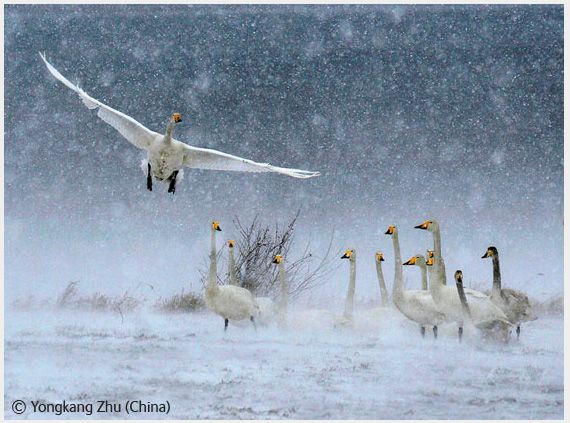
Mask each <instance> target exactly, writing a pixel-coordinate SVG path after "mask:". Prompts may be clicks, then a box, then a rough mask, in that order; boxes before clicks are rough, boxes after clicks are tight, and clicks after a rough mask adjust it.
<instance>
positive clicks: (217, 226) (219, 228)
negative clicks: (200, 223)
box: [212, 220, 222, 232]
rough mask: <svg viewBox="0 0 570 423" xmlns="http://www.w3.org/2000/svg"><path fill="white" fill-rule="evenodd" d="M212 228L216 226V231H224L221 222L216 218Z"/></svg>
mask: <svg viewBox="0 0 570 423" xmlns="http://www.w3.org/2000/svg"><path fill="white" fill-rule="evenodd" d="M212 228H214V230H215V231H220V232H222V228H221V227H220V222H218V221H217V220H214V221H213V222H212Z"/></svg>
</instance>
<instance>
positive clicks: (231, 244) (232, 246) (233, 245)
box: [218, 226, 236, 248]
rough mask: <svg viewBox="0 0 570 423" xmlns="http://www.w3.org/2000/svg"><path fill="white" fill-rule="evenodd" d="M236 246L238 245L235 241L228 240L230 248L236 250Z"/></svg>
mask: <svg viewBox="0 0 570 423" xmlns="http://www.w3.org/2000/svg"><path fill="white" fill-rule="evenodd" d="M218 227H219V226H218ZM235 245H236V242H235V241H234V240H233V239H228V247H229V248H234V247H235Z"/></svg>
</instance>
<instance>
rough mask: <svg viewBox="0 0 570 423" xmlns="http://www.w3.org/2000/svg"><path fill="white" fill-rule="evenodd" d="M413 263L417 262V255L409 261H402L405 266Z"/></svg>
mask: <svg viewBox="0 0 570 423" xmlns="http://www.w3.org/2000/svg"><path fill="white" fill-rule="evenodd" d="M412 264H416V256H414V257H412V258H411V259H409V260H408V261H407V262H405V263H402V265H404V266H411V265H412Z"/></svg>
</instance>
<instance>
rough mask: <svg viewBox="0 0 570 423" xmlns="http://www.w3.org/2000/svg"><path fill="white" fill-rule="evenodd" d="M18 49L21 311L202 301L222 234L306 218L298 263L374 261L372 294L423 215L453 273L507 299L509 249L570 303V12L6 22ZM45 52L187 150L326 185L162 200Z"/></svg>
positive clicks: (216, 179)
mask: <svg viewBox="0 0 570 423" xmlns="http://www.w3.org/2000/svg"><path fill="white" fill-rule="evenodd" d="M4 35H5V124H6V125H5V224H6V237H5V241H6V282H7V289H6V291H7V294H9V292H10V290H12V289H14V291H16V290H21V289H23V290H28V289H31V288H32V287H34V289H35V288H38V287H49V288H50V289H51V288H54V287H55V289H56V290H57V289H60V288H61V286H64V285H65V284H66V283H67V281H69V280H81V281H83V282H84V283H86V284H101V286H102V287H101V289H103V287H104V288H105V289H106V288H108V287H114V286H120V287H124V286H130V285H129V284H133V283H135V282H136V281H143V282H149V281H152V282H154V283H156V284H157V285H160V286H162V287H164V289H165V290H167V291H175V290H178V289H179V288H180V287H182V286H186V287H187V286H188V285H189V284H190V283H192V284H193V285H192V286H193V288H194V289H196V287H197V284H196V279H197V277H196V275H197V272H196V268H197V267H198V266H199V265H200V264H201V263H202V262H203V261H204V259H205V254H204V252H205V249H206V248H207V237H208V231H209V221H210V220H212V219H213V218H217V219H219V220H221V221H222V222H226V225H225V226H226V227H227V232H225V233H224V237H223V238H226V237H230V236H232V224H231V220H232V218H233V217H234V216H236V215H237V216H239V217H240V218H242V219H244V220H248V219H251V218H252V217H253V216H254V215H255V214H259V215H260V217H261V218H262V219H263V221H264V222H268V223H272V222H274V221H279V222H283V221H284V220H285V219H287V218H288V217H290V216H292V215H293V214H294V212H295V211H296V210H297V209H298V208H299V207H301V209H302V214H301V219H300V227H299V233H298V235H297V236H298V240H299V241H300V242H299V244H300V245H302V244H303V241H305V240H307V239H311V240H312V241H313V242H314V245H315V246H316V248H318V246H319V245H322V244H323V243H325V242H326V239H327V238H328V237H329V236H330V234H331V232H332V231H333V230H335V231H336V244H335V247H338V249H341V248H347V247H353V248H357V249H358V251H359V258H360V260H361V261H362V262H363V263H362V265H361V266H360V267H359V269H362V270H360V272H361V275H362V291H360V295H362V296H367V295H368V294H369V295H370V296H373V295H376V292H375V291H374V289H376V288H375V282H374V280H373V278H374V276H373V264H372V257H373V254H374V251H375V250H376V249H383V250H385V251H386V253H387V257H389V258H391V254H392V250H391V244H390V243H389V239H387V237H386V236H384V235H383V232H384V231H385V229H386V226H387V225H388V224H392V223H394V224H397V225H399V226H400V228H401V229H400V233H401V238H402V243H403V254H404V255H409V256H412V255H414V254H416V253H417V252H422V251H423V250H424V249H425V248H426V247H427V246H428V245H429V244H430V238H429V236H428V234H425V233H419V232H418V231H417V230H414V229H412V226H413V225H414V224H417V223H420V222H421V221H423V220H425V219H426V218H436V219H438V220H439V221H440V223H441V226H442V230H443V244H444V256H445V257H446V263H447V266H448V269H447V270H448V272H449V273H450V275H451V274H452V272H453V270H455V268H462V269H463V270H464V273H465V277H466V280H490V277H491V270H490V263H487V262H482V260H480V256H481V255H482V254H483V252H484V251H485V248H486V247H487V246H488V245H490V244H494V245H495V246H497V248H499V250H500V251H501V254H502V257H503V261H504V266H503V267H504V268H505V269H504V273H506V276H507V279H508V280H509V282H510V284H511V285H513V286H519V285H520V286H521V287H522V286H523V285H522V282H523V281H525V280H527V279H528V278H530V277H531V276H532V275H534V274H536V273H537V272H542V273H544V274H545V276H544V277H542V278H535V279H534V280H533V281H532V282H531V284H534V286H532V287H531V288H529V289H531V290H534V291H533V292H534V293H536V294H537V295H538V294H540V293H542V292H549V293H551V292H558V291H561V290H562V260H563V257H562V243H563V235H562V234H563V161H562V160H563V7H562V6H491V7H489V6H477V5H472V6H294V7H293V6H288V7H282V6H253V5H251V6H183V5H168V6H147V5H139V6H6V7H5V34H4ZM38 51H45V52H46V54H47V57H48V60H50V61H51V63H52V64H53V65H54V66H55V67H56V68H58V69H59V70H60V71H61V72H62V73H63V74H64V75H65V76H66V77H67V78H68V79H70V80H71V81H73V82H78V83H79V84H80V86H81V87H82V88H83V89H85V90H86V91H87V92H88V93H89V94H90V95H92V96H93V97H95V98H97V99H99V100H101V101H103V102H105V103H106V104H108V105H110V106H111V107H114V108H116V109H118V110H121V111H122V112H124V113H127V114H128V115H130V116H132V117H134V118H135V119H137V120H139V121H140V122H141V123H143V124H144V125H146V126H148V127H149V128H150V129H153V130H156V131H160V132H162V131H164V128H165V124H166V120H167V119H168V117H169V116H170V115H171V113H172V112H174V111H177V112H180V113H181V114H182V115H183V116H184V122H183V124H182V125H180V126H179V127H177V128H176V132H175V136H176V138H178V139H179V140H181V141H185V142H187V143H189V144H192V145H196V146H205V147H211V148H216V149H220V150H222V151H225V152H228V153H232V154H236V155H240V156H243V157H247V158H251V159H254V160H257V161H263V162H264V161H269V162H271V163H273V164H277V165H281V166H290V167H298V168H304V169H309V170H319V171H321V172H322V176H321V177H319V178H316V179H313V180H309V181H302V180H294V179H290V178H286V177H283V176H279V175H269V174H259V175H253V174H236V173H229V172H226V173H223V172H211V171H210V172H208V171H189V170H187V171H186V175H185V179H184V181H183V182H182V183H181V184H180V185H179V187H178V189H177V192H176V195H175V196H174V197H172V196H171V195H168V194H167V193H166V188H167V187H166V186H162V185H160V186H157V187H156V189H155V191H153V192H152V193H149V192H147V191H146V190H145V178H144V175H143V174H142V172H141V170H140V168H139V164H140V160H141V158H142V157H143V154H142V153H141V152H140V151H138V150H137V149H136V148H134V147H133V146H132V145H130V144H129V143H128V142H127V141H126V140H124V139H123V138H122V137H121V136H120V135H119V134H118V133H117V132H116V131H115V130H114V129H112V128H111V127H109V126H108V125H107V124H105V123H104V122H102V121H100V120H99V119H98V118H97V116H96V114H95V113H94V112H93V111H90V110H88V109H86V108H85V107H84V106H83V105H82V103H81V102H80V100H79V99H78V98H77V96H76V95H74V94H73V93H72V92H71V91H69V90H68V89H67V88H65V87H64V86H63V85H61V84H59V83H58V82H57V81H55V80H54V79H53V78H52V77H51V75H49V73H48V72H47V70H46V69H45V66H44V65H43V63H42V62H41V60H40V57H39V55H38V54H37V52H38ZM220 244H221V241H220ZM387 266H389V268H390V269H391V262H388V264H387ZM339 272H340V273H339V274H338V278H339V279H340V281H341V282H339V284H340V285H339V287H340V288H342V289H340V291H341V292H342V294H344V285H345V281H344V279H346V277H347V274H345V273H347V272H348V270H347V269H344V267H341V268H340V270H339ZM415 276H417V275H412V276H411V279H413V281H414V282H411V283H416V282H417V281H415V279H414V278H415ZM448 277H450V276H448ZM390 280H391V278H390ZM334 289H337V288H334ZM18 292H20V291H18ZM357 295H359V294H357Z"/></svg>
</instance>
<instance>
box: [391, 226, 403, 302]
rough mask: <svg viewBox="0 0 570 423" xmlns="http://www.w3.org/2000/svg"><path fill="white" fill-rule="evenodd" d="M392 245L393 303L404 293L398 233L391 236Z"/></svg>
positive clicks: (395, 232)
mask: <svg viewBox="0 0 570 423" xmlns="http://www.w3.org/2000/svg"><path fill="white" fill-rule="evenodd" d="M392 244H393V245H394V286H393V287H392V297H393V298H394V301H396V299H400V298H401V297H402V294H403V292H404V287H403V279H404V275H403V273H402V254H401V253H400V238H399V237H398V232H397V231H396V230H394V233H393V234H392Z"/></svg>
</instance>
